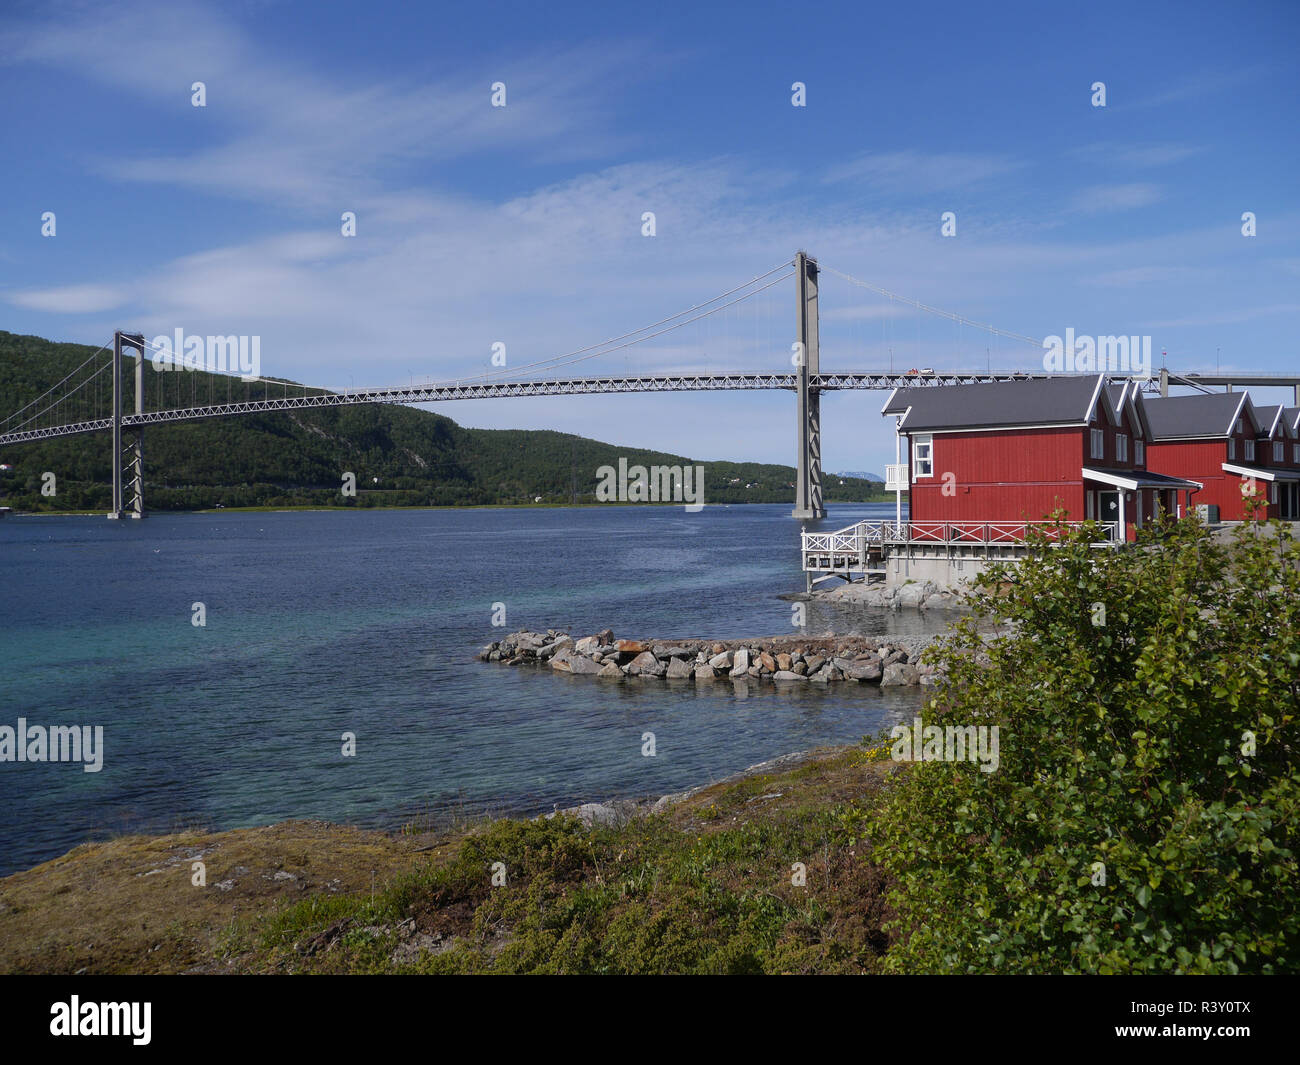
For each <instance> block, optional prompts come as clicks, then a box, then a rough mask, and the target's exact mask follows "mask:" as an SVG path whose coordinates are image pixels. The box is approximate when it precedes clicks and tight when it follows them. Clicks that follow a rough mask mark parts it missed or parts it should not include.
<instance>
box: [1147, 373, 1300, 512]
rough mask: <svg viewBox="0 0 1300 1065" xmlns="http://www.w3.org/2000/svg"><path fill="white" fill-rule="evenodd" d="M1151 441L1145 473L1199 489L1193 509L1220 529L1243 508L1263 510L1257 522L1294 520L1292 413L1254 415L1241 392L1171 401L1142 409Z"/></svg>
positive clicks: (1299, 484) (1296, 466)
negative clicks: (1204, 509)
mask: <svg viewBox="0 0 1300 1065" xmlns="http://www.w3.org/2000/svg"><path fill="white" fill-rule="evenodd" d="M1146 409H1147V417H1148V421H1149V422H1150V425H1151V432H1152V439H1151V443H1150V446H1149V447H1148V449H1147V465H1148V467H1149V468H1150V469H1152V470H1157V471H1159V472H1162V473H1166V474H1170V475H1174V476H1179V477H1189V478H1195V479H1196V480H1197V481H1200V482H1201V484H1203V485H1204V489H1203V491H1202V492H1200V493H1199V494H1198V496H1197V499H1196V502H1197V503H1206V504H1210V505H1212V506H1215V507H1217V508H1218V516H1219V520H1220V521H1242V520H1244V519H1245V518H1246V500H1247V499H1249V498H1252V497H1253V498H1256V499H1259V500H1260V501H1262V502H1265V503H1266V506H1265V509H1264V510H1263V511H1261V512H1260V513H1259V516H1260V517H1262V518H1280V517H1285V518H1295V517H1296V516H1297V515H1300V498H1298V495H1297V493H1298V491H1300V450H1298V449H1297V447H1296V443H1297V436H1296V419H1295V418H1294V417H1292V418H1291V420H1290V423H1289V424H1288V422H1287V411H1288V410H1292V411H1294V410H1296V408H1283V407H1280V406H1277V407H1256V406H1255V405H1254V404H1253V403H1252V402H1251V399H1250V396H1249V394H1248V393H1245V392H1224V393H1216V394H1213V395H1200V396H1172V397H1168V398H1164V399H1151V400H1147V402H1146Z"/></svg>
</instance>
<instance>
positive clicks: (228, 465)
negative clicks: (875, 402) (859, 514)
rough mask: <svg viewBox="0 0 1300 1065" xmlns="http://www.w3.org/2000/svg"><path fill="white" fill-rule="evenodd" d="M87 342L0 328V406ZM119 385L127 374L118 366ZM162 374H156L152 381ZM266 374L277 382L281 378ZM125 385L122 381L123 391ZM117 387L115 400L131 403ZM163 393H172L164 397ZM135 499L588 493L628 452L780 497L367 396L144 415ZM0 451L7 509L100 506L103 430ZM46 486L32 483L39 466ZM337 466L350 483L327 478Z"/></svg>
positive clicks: (761, 499)
mask: <svg viewBox="0 0 1300 1065" xmlns="http://www.w3.org/2000/svg"><path fill="white" fill-rule="evenodd" d="M93 350H94V349H93V348H92V347H90V346H87V345H82V344H59V343H55V342H53V341H49V340H44V339H42V338H40V337H33V336H20V335H16V334H13V333H6V332H3V331H0V414H3V415H8V414H10V413H12V412H14V411H16V410H18V409H19V408H21V407H22V406H23V405H24V404H26V403H28V402H30V401H31V400H33V399H35V398H36V397H37V396H39V395H40V394H41V393H43V392H44V391H45V390H46V389H48V388H50V387H51V386H52V385H54V384H55V382H57V381H59V380H61V379H62V378H63V377H65V376H66V375H67V374H68V373H70V372H71V371H72V370H74V369H75V368H76V367H77V366H78V365H80V364H81V363H82V362H84V361H85V359H86V358H87V357H88V356H89V355H90V354H91V352H92V351H93ZM126 377H127V388H128V390H129V389H130V388H131V387H132V386H133V382H132V381H131V374H130V373H128V374H127V375H126ZM146 378H147V380H146V387H147V388H148V389H149V390H150V400H151V404H150V405H154V404H152V395H153V391H152V390H153V389H154V388H155V387H159V388H164V387H165V388H167V389H168V390H169V391H168V395H169V396H171V395H172V393H171V391H170V390H171V389H172V388H173V387H175V388H176V389H178V390H182V391H181V392H180V393H179V394H180V396H181V398H182V399H183V400H184V402H185V405H189V404H190V402H192V401H197V402H199V403H204V402H208V401H209V400H211V399H215V400H217V401H221V400H224V399H227V398H240V397H241V396H242V395H243V394H244V392H245V391H246V390H247V391H248V393H249V394H250V395H251V396H252V398H260V397H261V396H263V395H271V396H274V395H276V393H277V386H276V383H275V382H274V381H270V382H257V383H255V384H253V385H249V386H246V385H244V384H243V383H241V382H239V381H238V380H234V381H232V380H231V379H230V378H228V377H224V376H219V375H214V374H208V373H205V372H202V371H195V372H188V373H166V374H156V375H155V374H154V372H153V370H152V369H151V368H149V369H147V370H146ZM164 379H165V380H164ZM283 384H284V383H283V382H280V389H283ZM128 395H129V393H128ZM133 403H134V401H133V399H128V402H127V404H126V409H128V410H130V409H132V406H133ZM171 405H175V402H174V399H173V400H172V404H171ZM144 453H145V504H146V506H147V508H148V509H150V510H189V509H195V508H200V507H212V506H217V505H222V506H226V507H248V506H272V507H289V506H313V507H321V506H363V507H365V506H473V505H508V504H526V503H534V502H536V501H537V500H538V497H540V498H541V502H543V503H573V502H577V503H584V502H587V503H589V502H594V501H595V488H596V482H597V474H596V470H597V468H598V467H600V466H605V465H608V466H614V467H617V465H618V460H619V459H620V458H625V459H626V460H627V462H628V464H629V465H647V466H648V465H669V466H672V465H682V464H685V463H688V462H689V463H693V464H698V465H703V466H704V468H705V474H704V485H705V488H704V498H705V500H706V501H707V502H710V503H793V501H794V487H793V485H794V477H795V472H794V470H793V468H791V467H789V466H773V465H764V464H760V463H753V462H713V461H708V460H700V459H692V458H687V457H685V456H681V455H672V454H667V453H664V452H659V451H645V450H641V449H636V448H625V447H619V446H618V445H616V444H606V443H602V442H601V441H598V440H588V439H586V438H585V437H581V436H573V435H571V434H568V433H557V432H550V431H538V430H523V429H504V430H501V429H466V428H463V427H462V426H459V425H457V424H456V423H455V422H454V421H452V420H451V419H450V418H445V417H443V416H442V415H440V414H434V413H432V412H431V411H426V410H419V409H416V408H414V407H402V406H388V405H378V404H375V405H369V406H358V407H340V408H327V409H321V410H302V411H289V412H284V413H275V414H259V415H246V416H243V417H237V418H220V419H211V420H208V421H201V422H190V423H185V424H178V425H166V426H151V427H150V428H149V429H148V430H147V431H146V433H145V449H144ZM0 463H8V464H11V465H12V466H13V470H12V471H9V472H7V473H4V474H0V494H3V495H4V497H5V498H4V503H5V504H7V505H9V506H11V507H14V508H15V509H20V510H107V509H108V507H109V505H110V502H111V500H110V487H109V484H110V479H111V474H110V469H111V468H110V463H109V447H108V434H107V433H93V434H84V435H81V436H74V437H66V438H63V439H55V440H46V441H39V442H34V443H29V444H19V445H9V446H6V447H3V448H0ZM46 471H50V472H53V473H54V474H55V476H56V479H57V480H56V485H57V494H56V495H55V496H53V497H45V496H42V495H41V484H42V474H43V473H44V472H46ZM345 471H350V472H352V473H355V474H356V480H357V495H356V497H355V498H350V497H345V496H344V495H343V494H342V492H341V491H340V486H341V484H342V475H343V473H344V472H345ZM825 494H826V499H827V500H828V501H835V502H857V501H867V500H871V499H884V498H886V497H885V496H884V494H883V492H882V486H881V485H880V484H879V483H874V482H871V481H866V480H862V479H859V478H848V477H838V476H834V475H828V476H827V477H826V478H825Z"/></svg>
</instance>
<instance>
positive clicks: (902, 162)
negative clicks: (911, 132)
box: [823, 151, 1025, 194]
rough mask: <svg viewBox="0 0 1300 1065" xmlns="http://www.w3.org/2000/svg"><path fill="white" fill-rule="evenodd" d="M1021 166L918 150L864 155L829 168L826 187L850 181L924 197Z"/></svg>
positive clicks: (984, 157) (1004, 158) (1006, 158)
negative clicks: (923, 195)
mask: <svg viewBox="0 0 1300 1065" xmlns="http://www.w3.org/2000/svg"><path fill="white" fill-rule="evenodd" d="M1024 165H1025V164H1024V163H1023V162H1021V161H1020V160H1017V159H1013V158H1011V157H1009V156H1002V155H979V154H964V153H960V152H938V153H926V152H920V151H897V152H867V153H864V154H862V155H859V156H857V157H856V158H854V159H851V160H849V161H848V162H845V163H840V164H837V165H835V166H832V167H830V168H829V169H828V170H827V171H826V174H825V176H824V177H823V181H824V182H826V183H827V184H840V183H844V182H852V183H855V184H860V185H863V186H865V187H867V188H869V189H871V190H872V191H875V192H880V193H898V192H914V193H918V194H925V193H931V192H942V191H944V190H947V189H959V188H963V187H965V186H968V185H975V184H979V183H980V182H984V181H989V180H991V179H993V178H997V177H1004V176H1005V175H1007V174H1010V173H1012V172H1013V171H1016V170H1019V169H1020V168H1021V167H1023V166H1024Z"/></svg>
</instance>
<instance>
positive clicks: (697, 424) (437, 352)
mask: <svg viewBox="0 0 1300 1065" xmlns="http://www.w3.org/2000/svg"><path fill="white" fill-rule="evenodd" d="M990 7H992V8H995V10H993V11H992V12H990V11H989V10H988V9H989V8H990ZM1298 30H1300V4H1297V3H1295V2H1290V0H1288V2H1278V3H1265V2H1257V3H1238V4H1206V3H1186V2H1184V3H1146V4H1135V3H1121V4H1106V3H1089V4H1087V5H1073V6H1071V7H1069V8H1063V7H1062V8H1058V6H1057V5H1049V4H1042V3H1025V4H998V5H972V4H968V3H933V4H910V5H890V6H887V7H881V6H877V5H865V4H862V3H860V2H859V3H853V4H844V5H836V4H821V5H816V6H814V7H800V6H799V5H789V4H762V3H754V4H749V5H745V6H744V7H741V6H740V5H733V4H725V5H707V6H706V7H705V9H703V10H701V6H700V5H696V4H671V3H658V4H655V5H652V6H645V5H635V6H629V5H614V4H599V5H597V4H592V5H570V4H564V3H550V4H545V5H539V4H535V3H529V4H493V5H466V4H455V5H453V4H444V3H437V4H429V5H424V4H408V3H385V2H378V0H377V2H369V3H366V4H347V3H329V2H325V3H305V2H274V0H262V2H251V0H249V2H244V3H225V4H205V3H185V2H167V3H152V2H150V3H122V4H115V3H77V4H61V3H57V2H56V3H49V2H41V3H30V4H25V3H22V2H19V3H13V2H11V3H9V4H8V5H7V6H6V9H5V13H4V14H3V15H0V96H2V97H3V99H4V101H5V103H6V107H5V120H4V123H3V126H2V127H0V149H2V150H3V152H4V155H5V157H6V159H7V160H8V164H7V165H6V166H5V168H4V171H3V175H2V176H0V187H2V188H3V193H4V194H3V196H2V197H0V310H2V311H3V313H2V314H0V328H5V329H8V330H11V331H14V332H22V333H36V334H40V335H43V336H48V337H52V338H55V339H59V340H76V341H83V342H88V343H92V342H93V343H96V344H98V343H102V342H103V341H104V340H105V339H107V338H108V337H109V336H111V334H112V331H113V330H114V329H115V328H123V329H138V330H141V331H143V332H145V333H146V334H148V335H150V336H153V335H157V334H160V333H165V334H171V333H172V332H173V331H174V330H175V329H177V328H181V329H183V330H184V331H185V332H186V333H189V334H199V335H203V334H209V333H212V334H223V335H228V334H248V335H257V336H260V337H261V338H262V340H261V343H262V366H263V371H264V372H265V373H267V374H271V375H277V376H285V377H290V378H294V379H297V380H305V381H309V382H311V383H313V384H319V385H325V386H331V387H347V386H349V385H385V384H400V383H404V382H406V381H408V380H409V379H411V378H412V377H414V378H416V379H418V380H423V379H455V378H461V377H469V376H472V375H475V374H479V373H483V372H486V371H489V370H491V369H492V366H491V364H490V358H491V352H492V345H493V344H494V343H496V342H498V341H500V342H503V343H505V344H506V346H507V349H506V350H507V352H508V365H510V366H518V365H521V364H524V363H527V362H531V361H533V360H536V359H544V358H547V357H549V356H552V355H555V354H557V353H561V352H566V351H569V350H572V349H575V348H579V347H583V346H585V345H587V344H591V343H594V342H597V341H600V340H603V339H605V338H607V337H611V336H615V335H618V334H621V333H624V332H627V331H628V330H630V329H634V328H636V327H639V326H642V325H646V324H648V323H650V322H653V321H656V320H658V319H660V318H663V317H665V316H667V315H669V314H672V313H674V312H676V311H679V310H681V309H683V308H685V307H687V306H691V305H693V304H696V303H699V302H700V301H702V300H705V299H708V298H710V297H712V296H715V295H717V294H718V293H720V292H722V291H724V290H727V289H730V288H732V287H733V286H735V285H737V284H739V283H740V282H742V281H744V280H746V279H748V278H751V277H754V276H755V275H758V274H761V273H763V272H764V271H766V270H768V269H769V268H771V267H773V266H775V265H777V264H778V263H780V262H782V261H784V260H786V259H788V258H790V257H791V256H792V254H793V253H794V251H795V250H796V249H797V248H800V247H803V248H806V249H808V251H809V252H810V253H812V254H814V255H815V256H817V258H818V259H819V260H820V261H821V263H822V264H823V266H825V267H833V268H835V269H837V270H839V271H842V272H844V273H848V274H851V275H854V276H856V277H858V278H862V279H865V280H867V281H870V282H871V283H873V284H875V285H878V286H882V287H884V288H886V289H889V290H891V291H894V292H897V293H901V294H903V295H906V296H908V297H911V298H913V299H917V300H921V301H923V302H925V303H927V304H930V305H932V306H936V307H941V308H944V309H947V310H950V311H952V312H955V313H957V314H960V315H963V316H966V317H968V318H970V319H973V320H976V321H979V322H988V323H993V324H995V325H997V326H998V327H1000V328H1001V329H1004V330H1008V331H1011V332H1015V333H1019V334H1023V335H1026V336H1029V337H1035V338H1041V337H1046V336H1048V335H1051V334H1063V333H1064V332H1065V330H1066V329H1067V328H1072V329H1074V330H1075V332H1076V333H1077V334H1089V335H1107V334H1124V335H1129V334H1141V335H1150V336H1151V337H1152V339H1153V347H1154V349H1155V351H1156V352H1157V356H1156V358H1157V362H1158V361H1159V358H1160V356H1159V354H1158V353H1159V352H1160V351H1162V350H1165V351H1167V352H1168V353H1169V354H1168V364H1169V365H1170V366H1171V367H1173V368H1176V369H1180V370H1198V369H1199V370H1203V371H1204V370H1213V369H1214V368H1215V366H1216V362H1217V364H1218V365H1220V366H1221V367H1222V368H1223V369H1225V370H1232V369H1242V370H1246V369H1251V370H1259V371H1271V372H1286V371H1290V372H1295V371H1297V370H1300V358H1298V356H1300V351H1298V345H1297V340H1296V338H1297V335H1298V333H1300V209H1297V204H1296V190H1297V188H1298V187H1300V182H1298V181H1297V176H1298V174H1300V170H1298V167H1297V164H1298V163H1300V151H1298V149H1297V144H1300V137H1298V136H1297V117H1300V73H1298V72H1297V71H1298V70H1300V67H1298V65H1297V63H1296V62H1295V49H1296V45H1297V39H1298V38H1300V33H1298V32H1297V31H1298ZM195 81H203V82H204V83H205V85H206V91H207V106H206V107H202V108H196V107H193V106H191V85H192V84H193V83H194V82H195ZM498 81H500V82H504V83H505V85H506V90H507V104H506V106H505V107H504V108H494V107H492V106H491V102H490V95H491V85H492V83H494V82H498ZM796 81H801V82H804V83H805V84H806V86H807V106H806V107H793V106H791V86H792V84H793V83H794V82H796ZM1098 81H1101V82H1104V83H1105V86H1106V104H1107V106H1106V107H1104V108H1099V107H1094V106H1092V95H1093V93H1092V88H1091V86H1092V85H1093V83H1094V82H1098ZM46 211H53V212H55V215H56V218H57V234H56V236H54V237H42V235H41V215H42V213H43V212H46ZM344 211H354V212H356V215H357V235H356V236H355V237H352V238H347V237H343V236H342V235H341V233H340V224H341V223H340V215H341V213H342V212H344ZM645 211H653V212H654V213H655V216H656V233H655V236H653V237H645V236H643V235H642V233H641V218H642V214H643V213H644V212H645ZM945 211H951V212H954V214H955V215H956V219H957V234H956V236H953V237H944V236H941V234H940V218H941V215H942V214H943V212H945ZM1246 211H1251V212H1254V214H1255V215H1256V218H1257V227H1258V231H1257V235H1256V236H1254V237H1245V236H1243V235H1242V233H1241V226H1242V223H1241V216H1242V214H1243V212H1246ZM821 310H822V319H823V353H822V365H823V366H824V367H827V368H833V369H840V368H843V369H863V370H869V369H877V368H886V367H887V366H888V365H889V364H890V362H891V360H892V362H893V364H894V365H895V366H897V367H899V368H907V367H911V366H932V367H935V368H966V367H974V368H980V367H983V366H985V365H988V364H991V365H993V366H994V367H1003V368H1012V367H1017V368H1031V367H1038V368H1041V358H1042V352H1041V350H1039V349H1036V348H1035V347H1034V346H1033V345H1030V344H1026V343H1023V342H1016V341H1009V340H1007V339H1006V338H995V337H992V336H990V335H988V334H985V333H981V332H980V331H979V330H976V329H974V328H971V327H956V326H954V325H953V324H952V323H951V322H948V321H946V320H943V319H937V318H935V317H934V316H931V315H926V314H922V313H919V312H915V311H913V310H912V309H911V308H909V307H907V306H905V305H903V304H900V303H897V302H891V301H889V300H887V299H884V298H882V297H880V296H878V295H876V294H874V293H872V292H870V291H867V290H864V289H860V288H855V287H852V286H849V285H848V284H846V283H845V282H843V281H841V280H840V279H839V278H838V277H836V276H835V275H831V274H829V273H828V274H825V275H824V284H823V291H822V308H821ZM793 330H794V292H793V286H792V284H791V283H783V284H782V285H780V286H777V287H775V288H772V289H769V290H767V291H766V292H764V293H762V294H761V295H760V296H757V297H755V298H754V299H752V300H750V301H747V302H746V303H744V304H742V305H739V306H737V307H736V308H734V309H732V310H730V311H729V312H727V313H726V314H725V315H723V316H721V317H717V316H715V317H714V318H710V319H708V320H706V321H704V322H700V323H697V324H696V325H693V326H689V327H687V328H684V329H682V330H679V331H677V332H676V333H674V334H671V335H670V336H668V337H665V338H661V339H659V340H657V341H652V342H648V343H647V344H645V345H641V346H638V347H636V348H633V349H630V350H628V351H623V352H619V353H617V354H616V355H611V356H607V357H605V358H603V359H597V360H591V361H588V362H585V363H583V364H581V367H580V368H579V370H578V372H580V373H583V374H594V373H601V372H606V371H610V372H628V371H634V372H646V371H653V370H664V369H685V368H691V369H695V368H698V369H711V370H717V369H723V368H737V367H739V368H747V369H750V368H753V369H762V368H772V369H776V368H784V367H785V366H787V365H788V360H789V343H790V342H791V341H792V340H793ZM883 398H884V397H883V396H882V395H878V394H872V393H856V394H838V395H830V396H827V397H826V398H825V400H824V401H823V433H824V443H823V454H824V459H825V465H826V467H827V468H828V469H829V470H837V469H863V468H868V469H879V468H880V467H881V466H882V465H883V463H884V462H885V461H887V460H889V459H890V458H891V457H892V454H893V444H892V433H891V430H890V427H889V425H888V424H886V423H885V422H884V420H883V419H880V418H879V417H878V414H877V412H878V411H879V408H880V405H881V403H882V401H883ZM1257 398H1258V399H1260V400H1261V401H1265V402H1267V401H1273V402H1276V401H1277V399H1279V398H1283V397H1281V396H1280V395H1279V394H1277V393H1269V392H1267V391H1262V392H1260V393H1259V394H1258V396H1257ZM438 409H440V410H441V412H442V413H444V414H447V415H449V416H450V417H453V418H455V419H456V420H457V421H459V422H461V423H462V424H467V425H478V426H489V427H534V428H557V429H563V430H567V431H572V432H579V433H582V434H584V435H587V436H593V437H597V438H599V439H604V440H608V441H611V442H615V443H622V444H626V445H628V446H639V447H655V448H661V449H664V450H670V451H675V452H678V453H682V454H687V455H690V456H692V457H694V458H697V459H705V460H707V459H755V460H762V461H779V462H792V461H793V451H794V446H793V445H794V429H795V424H794V419H795V414H794V403H793V398H792V397H791V396H789V395H787V394H784V393H775V394H767V393H730V394H711V395H680V394H664V395H642V396H609V397H580V398H567V397H566V398H550V399H532V400H500V401H492V402H474V403H457V404H445V405H443V406H441V407H440V408H438Z"/></svg>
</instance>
